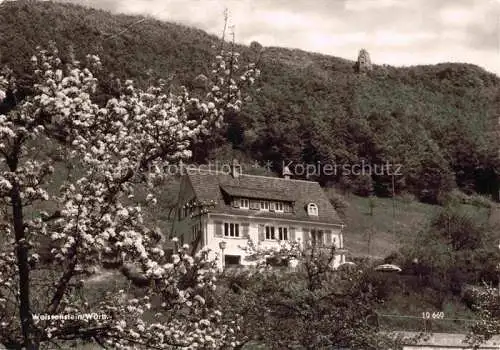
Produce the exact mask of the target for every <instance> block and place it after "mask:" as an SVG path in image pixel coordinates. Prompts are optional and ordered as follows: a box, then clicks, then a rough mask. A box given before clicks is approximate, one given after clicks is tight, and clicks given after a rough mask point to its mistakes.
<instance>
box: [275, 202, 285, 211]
mask: <svg viewBox="0 0 500 350" xmlns="http://www.w3.org/2000/svg"><path fill="white" fill-rule="evenodd" d="M276 211H283V203H282V202H276Z"/></svg>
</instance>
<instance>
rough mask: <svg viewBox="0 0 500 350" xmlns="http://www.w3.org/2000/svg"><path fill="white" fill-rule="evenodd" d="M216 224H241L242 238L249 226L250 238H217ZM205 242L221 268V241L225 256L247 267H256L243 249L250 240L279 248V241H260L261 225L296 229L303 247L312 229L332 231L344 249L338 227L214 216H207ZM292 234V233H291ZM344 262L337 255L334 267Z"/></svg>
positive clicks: (336, 241) (343, 259)
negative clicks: (232, 257)
mask: <svg viewBox="0 0 500 350" xmlns="http://www.w3.org/2000/svg"><path fill="white" fill-rule="evenodd" d="M216 222H228V223H230V222H233V223H239V224H240V236H242V229H241V227H242V226H241V225H242V224H248V225H249V229H248V237H239V238H236V237H227V236H222V237H217V236H216ZM204 223H205V230H206V232H205V240H206V242H207V243H206V247H207V248H209V249H210V256H211V257H212V258H216V257H217V260H218V264H219V266H221V265H222V251H221V249H220V246H219V243H220V242H221V241H224V242H226V248H225V250H224V255H238V256H241V260H240V262H241V264H242V265H245V266H249V265H254V264H255V263H256V262H255V261H252V260H248V259H247V254H246V252H245V250H244V249H242V247H244V246H246V245H247V242H248V239H251V240H252V241H253V242H254V243H256V244H260V246H261V247H263V248H272V247H279V245H280V243H279V241H277V240H273V241H271V240H264V241H260V240H259V225H270V226H275V227H277V226H286V227H294V228H295V240H296V241H299V242H300V243H301V245H303V242H305V241H306V239H307V238H308V235H307V233H305V232H307V231H308V230H310V229H311V228H316V229H324V230H330V231H331V232H332V238H333V242H334V244H335V246H336V248H343V247H342V245H341V244H342V232H341V229H340V228H338V227H331V226H322V225H314V226H312V225H307V224H305V223H304V224H302V223H299V222H291V221H282V220H278V219H264V218H245V217H228V216H226V217H225V216H214V215H213V214H212V215H210V216H207V217H206V219H205V222H204ZM304 231H305V232H304ZM289 234H290V233H289ZM342 262H345V256H344V255H337V256H336V257H335V259H334V262H333V266H334V267H337V266H338V265H339V264H341V263H342Z"/></svg>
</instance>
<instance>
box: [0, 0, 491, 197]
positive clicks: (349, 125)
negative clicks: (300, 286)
mask: <svg viewBox="0 0 500 350" xmlns="http://www.w3.org/2000/svg"><path fill="white" fill-rule="evenodd" d="M140 20H141V17H133V16H124V15H111V14H110V13H107V12H104V11H99V10H94V9H87V8H84V7H79V6H74V5H69V4H60V3H51V2H21V1H16V2H12V3H10V2H5V3H3V4H2V6H1V7H0V65H4V64H7V65H8V66H9V67H10V68H11V69H13V70H14V71H15V72H16V73H18V74H20V75H23V74H24V78H23V79H26V80H29V79H30V77H29V76H28V75H26V72H28V69H27V68H28V67H26V66H24V65H22V64H21V62H29V57H30V56H31V55H32V54H33V51H34V49H35V47H36V46H37V45H42V46H43V45H46V44H47V43H48V41H49V40H55V41H56V43H57V45H58V47H60V48H64V47H70V46H72V47H73V49H74V52H75V54H76V56H77V57H79V58H80V57H81V58H83V57H84V55H85V54H87V53H92V54H97V55H99V56H100V57H101V60H102V62H103V66H104V70H103V72H101V74H102V76H101V77H100V81H101V82H102V81H106V82H107V83H106V85H105V86H102V87H101V91H100V93H101V94H102V95H109V94H113V93H116V91H117V86H118V84H119V83H118V82H117V80H116V78H121V79H134V80H136V81H138V82H139V83H140V84H146V83H147V82H148V80H149V79H156V78H163V79H165V80H166V81H167V82H169V83H171V84H172V85H173V86H178V85H181V84H184V85H187V86H188V87H190V88H195V89H196V80H195V78H196V77H197V76H198V75H199V74H204V73H205V74H206V73H207V71H209V70H210V67H209V65H208V62H211V57H212V55H213V49H212V45H214V44H217V45H219V39H218V38H217V37H215V36H211V35H208V34H206V33H205V32H203V31H201V30H196V29H193V28H188V27H185V26H181V25H177V24H171V23H165V22H160V21H157V20H153V19H147V20H144V21H142V22H140V23H137V22H138V21H140ZM221 21H222V18H221ZM221 31H222V28H221ZM237 34H238V33H237V28H236V40H237ZM228 37H229V36H228ZM237 50H238V51H239V52H240V53H241V54H242V58H243V61H245V60H249V59H252V60H254V59H256V58H257V57H260V59H259V62H258V64H259V66H260V69H261V71H262V78H261V79H260V80H259V82H258V90H259V91H258V93H255V94H253V95H254V100H253V101H251V102H250V103H249V104H247V105H246V107H245V110H244V111H243V113H241V114H240V115H238V116H237V117H234V118H233V119H231V120H228V121H227V122H228V125H227V128H226V129H225V130H224V131H223V133H224V134H223V135H221V137H219V138H213V139H212V140H210V141H205V142H204V143H202V144H198V145H197V146H195V150H194V151H195V160H196V161H198V162H203V161H205V160H206V157H207V156H208V155H209V153H210V152H209V151H210V148H213V147H223V146H225V147H226V148H227V146H228V145H231V146H232V147H233V148H234V149H236V150H239V151H238V152H240V153H244V154H245V155H246V157H248V158H250V159H255V160H258V161H260V162H266V161H272V164H273V167H274V169H275V170H277V171H280V170H281V166H282V164H283V162H286V163H288V162H289V161H294V162H297V163H315V164H317V162H321V163H323V164H324V163H332V164H333V163H335V164H350V165H353V164H358V163H361V162H364V163H365V164H386V162H391V163H393V164H402V168H401V173H402V175H398V176H395V178H394V183H395V191H396V192H397V193H403V192H409V193H412V194H414V195H415V196H416V197H417V198H419V199H421V200H423V201H428V202H439V201H440V200H442V198H443V196H444V195H445V193H446V192H447V191H449V190H450V189H452V188H454V187H456V186H459V187H460V188H461V189H462V190H464V191H465V192H474V191H476V192H480V193H483V194H489V195H495V196H496V195H497V193H498V189H499V176H498V174H499V158H498V149H499V146H498V139H497V137H496V134H495V133H494V130H495V127H496V126H497V125H498V117H499V114H500V113H499V111H500V108H499V107H500V99H499V97H500V89H499V87H500V79H499V78H498V77H497V76H495V75H494V74H492V73H489V72H487V71H485V70H483V69H481V68H479V67H477V66H474V65H467V64H453V63H443V64H438V65H433V66H416V67H409V68H395V67H390V66H385V65H374V69H373V71H371V72H368V74H365V75H363V74H358V73H356V72H355V70H354V67H353V66H354V61H349V60H345V59H341V58H337V57H332V56H326V55H320V54H315V53H309V52H304V51H300V50H290V49H284V48H275V47H264V48H263V47H261V46H260V45H259V44H258V43H253V44H252V45H250V47H246V46H239V45H238V47H237ZM65 54H68V53H65ZM353 59H354V57H353ZM375 63H382V62H375ZM103 78H104V79H103ZM18 90H19V96H18V98H22V95H23V94H27V93H29V91H25V90H23V81H22V79H21V80H20V81H19V82H18ZM4 103H6V104H8V103H13V102H12V99H7V100H6V101H5V102H4ZM0 108H5V106H3V107H0ZM207 146H211V147H207ZM212 153H213V152H212ZM316 178H317V179H319V180H320V181H321V182H322V183H323V184H335V185H336V186H339V187H341V188H343V189H345V190H347V191H352V192H355V193H357V194H361V195H367V194H369V193H371V192H372V191H375V193H376V194H378V195H381V196H384V195H389V194H390V193H391V192H392V180H393V179H392V176H391V175H387V174H385V175H374V176H371V177H370V176H350V175H346V174H345V173H344V174H343V173H341V172H340V171H339V172H337V174H336V175H330V174H328V175H325V174H321V175H320V176H317V177H316Z"/></svg>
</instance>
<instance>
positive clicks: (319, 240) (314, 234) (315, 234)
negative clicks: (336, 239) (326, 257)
mask: <svg viewBox="0 0 500 350" xmlns="http://www.w3.org/2000/svg"><path fill="white" fill-rule="evenodd" d="M311 241H312V244H314V245H323V244H324V240H323V231H321V230H312V231H311Z"/></svg>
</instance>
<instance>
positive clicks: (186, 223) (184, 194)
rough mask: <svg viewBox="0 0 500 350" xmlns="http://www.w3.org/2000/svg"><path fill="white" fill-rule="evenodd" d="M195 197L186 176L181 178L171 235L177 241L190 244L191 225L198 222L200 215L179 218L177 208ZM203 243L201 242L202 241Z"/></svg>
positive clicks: (180, 208)
mask: <svg viewBox="0 0 500 350" xmlns="http://www.w3.org/2000/svg"><path fill="white" fill-rule="evenodd" d="M194 198H195V193H194V190H193V187H192V186H191V183H190V182H189V180H188V178H187V177H184V178H183V179H182V182H181V185H180V191H179V199H178V201H177V207H176V208H175V219H174V220H173V225H172V235H173V236H174V237H177V238H178V239H179V243H182V244H184V243H186V244H192V242H193V240H194V237H193V234H192V232H193V226H194V225H195V224H197V223H200V220H201V219H200V217H199V216H196V217H194V218H191V217H190V216H189V215H188V216H187V217H183V218H181V219H180V218H179V210H182V207H183V206H184V204H186V203H187V202H189V201H190V200H192V199H194ZM202 243H203V242H202Z"/></svg>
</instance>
